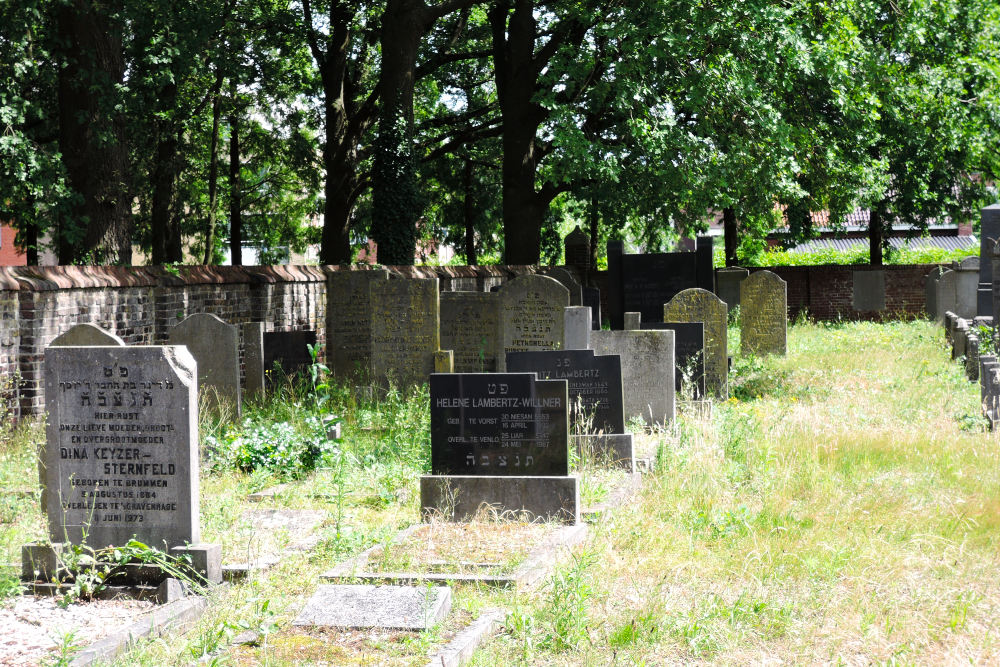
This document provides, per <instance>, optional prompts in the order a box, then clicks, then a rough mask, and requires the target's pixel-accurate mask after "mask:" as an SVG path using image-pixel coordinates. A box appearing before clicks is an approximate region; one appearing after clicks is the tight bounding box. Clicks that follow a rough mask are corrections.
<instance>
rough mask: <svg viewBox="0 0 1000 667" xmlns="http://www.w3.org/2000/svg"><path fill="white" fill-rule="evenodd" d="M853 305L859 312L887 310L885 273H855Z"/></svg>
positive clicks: (878, 271)
mask: <svg viewBox="0 0 1000 667" xmlns="http://www.w3.org/2000/svg"><path fill="white" fill-rule="evenodd" d="M853 276H854V288H853V289H854V293H853V301H852V305H853V307H854V310H856V311H858V312H871V311H881V310H885V271H881V270H872V271H854V272H853Z"/></svg>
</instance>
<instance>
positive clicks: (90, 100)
mask: <svg viewBox="0 0 1000 667" xmlns="http://www.w3.org/2000/svg"><path fill="white" fill-rule="evenodd" d="M120 5H121V2H120V0H112V1H111V2H109V3H104V4H101V5H95V4H93V3H92V2H91V1H90V0H72V1H71V2H67V3H64V4H63V5H62V6H61V7H60V8H59V9H58V10H57V19H56V20H57V32H58V40H57V42H58V44H59V48H61V49H62V52H61V53H59V55H60V56H61V62H60V63H59V67H58V71H59V74H58V90H57V102H58V105H59V147H60V151H61V152H62V160H63V164H64V165H65V168H66V175H67V178H68V181H69V184H70V187H71V188H72V189H73V190H74V191H75V192H76V193H77V194H78V195H79V199H78V201H77V202H76V203H75V204H74V205H73V208H72V210H71V211H70V213H69V215H68V216H67V217H66V218H64V219H63V220H61V221H60V224H59V226H58V229H57V232H56V233H57V249H58V254H59V262H60V263H61V264H71V263H74V262H77V261H81V260H82V261H86V262H91V263H114V264H125V263H129V262H130V261H131V258H132V239H131V233H132V215H131V213H132V207H131V201H130V199H129V194H128V192H129V190H128V181H129V177H130V170H129V163H128V146H127V145H126V142H125V122H124V119H123V118H122V115H121V113H120V112H119V111H118V109H117V106H118V105H117V100H118V99H119V98H120V94H119V93H118V90H117V86H119V85H121V84H122V82H123V81H124V77H125V59H124V54H123V51H122V38H121V26H120V25H118V24H117V23H116V21H115V19H113V18H111V17H113V16H114V15H115V14H116V13H118V11H119V10H120V9H121V7H120Z"/></svg>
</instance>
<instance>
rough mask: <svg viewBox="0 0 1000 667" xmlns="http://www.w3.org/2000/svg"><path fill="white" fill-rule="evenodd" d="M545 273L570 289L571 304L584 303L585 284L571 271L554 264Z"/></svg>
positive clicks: (579, 304)
mask: <svg viewBox="0 0 1000 667" xmlns="http://www.w3.org/2000/svg"><path fill="white" fill-rule="evenodd" d="M545 275H547V276H549V277H550V278H555V279H556V280H558V281H559V282H560V283H561V284H562V286H563V287H565V288H566V289H567V290H568V291H569V305H571V306H582V305H583V286H582V285H580V283H579V281H577V279H576V276H574V275H573V274H572V273H571V272H570V271H568V270H567V269H564V268H563V267H561V266H553V267H551V268H549V269H547V270H546V271H545Z"/></svg>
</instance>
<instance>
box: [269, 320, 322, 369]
mask: <svg viewBox="0 0 1000 667" xmlns="http://www.w3.org/2000/svg"><path fill="white" fill-rule="evenodd" d="M315 344H316V332H315V331H267V332H265V333H264V377H265V378H266V380H268V381H273V379H274V378H273V374H274V367H275V364H277V366H278V368H279V369H280V370H281V372H282V373H284V374H285V375H288V376H292V375H296V374H297V373H305V372H307V371H308V369H309V366H310V365H311V364H312V356H311V355H310V354H309V347H308V346H309V345H315Z"/></svg>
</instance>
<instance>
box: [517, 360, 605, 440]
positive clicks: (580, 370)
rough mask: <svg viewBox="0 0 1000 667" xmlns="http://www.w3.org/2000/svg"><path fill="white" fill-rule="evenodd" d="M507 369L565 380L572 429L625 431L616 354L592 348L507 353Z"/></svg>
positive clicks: (582, 430)
mask: <svg viewBox="0 0 1000 667" xmlns="http://www.w3.org/2000/svg"><path fill="white" fill-rule="evenodd" d="M507 371H508V372H510V373H520V372H527V373H536V374H537V375H538V378H539V379H542V380H566V381H567V382H568V383H569V401H570V423H571V424H572V426H573V427H574V432H580V433H597V432H603V433H624V432H625V410H624V403H623V398H622V365H621V358H620V357H618V356H617V355H600V356H598V355H595V354H594V351H593V350H557V351H553V352H508V353H507Z"/></svg>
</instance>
